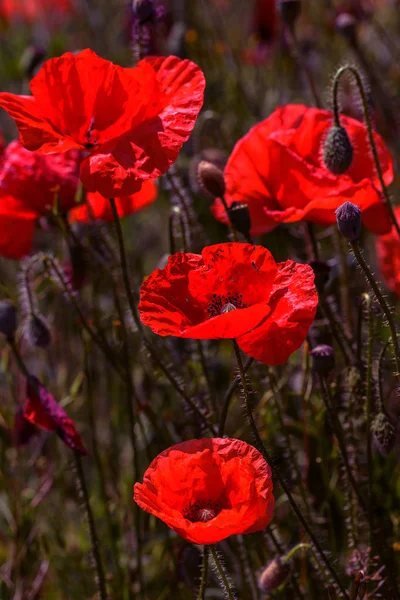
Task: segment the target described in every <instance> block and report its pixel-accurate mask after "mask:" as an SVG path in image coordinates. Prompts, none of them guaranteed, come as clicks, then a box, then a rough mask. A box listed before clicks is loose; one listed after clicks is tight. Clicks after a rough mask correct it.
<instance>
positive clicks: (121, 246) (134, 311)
mask: <svg viewBox="0 0 400 600" xmlns="http://www.w3.org/2000/svg"><path fill="white" fill-rule="evenodd" d="M110 207H111V211H112V214H113V217H114V223H115V228H116V231H117V238H118V246H119V253H120V260H121V269H122V276H123V281H124V286H125V290H126V294H127V298H128V303H129V308H130V310H131V313H132V316H133V319H134V321H135V324H136V326H137V328H138V330H139V333H140V334H141V336H142V339H143V342H144V344H145V346H146V348H147V350H148V351H149V352H150V354H151V356H152V358H153V359H154V361H155V363H156V364H157V365H158V367H159V368H160V369H161V370H162V372H163V373H164V375H165V376H166V377H167V379H168V381H169V382H170V383H171V384H172V385H173V387H174V388H175V390H176V391H177V392H178V393H179V395H180V396H181V397H182V398H183V400H184V401H185V402H186V403H187V404H188V406H189V407H190V409H191V410H192V411H193V412H194V413H195V415H196V416H197V417H198V418H199V419H200V421H201V422H202V423H203V425H205V426H206V427H207V429H209V430H210V431H211V432H212V433H213V434H214V433H215V428H214V426H213V425H211V424H210V423H208V421H207V419H206V418H205V416H204V415H203V413H202V412H201V411H200V410H199V409H198V407H197V406H196V404H195V403H194V402H193V400H192V399H191V398H190V397H189V396H188V395H187V394H186V393H185V392H184V390H182V388H181V387H180V385H179V384H178V382H177V381H176V379H175V378H174V377H173V376H172V375H171V373H170V372H169V370H168V368H167V367H166V366H165V365H164V363H163V362H162V360H161V358H160V357H159V355H158V352H157V351H156V349H155V348H154V346H153V345H152V344H151V342H150V341H149V340H148V339H147V337H146V335H145V333H144V329H143V324H142V322H141V320H140V318H139V315H138V311H137V308H136V304H135V301H134V298H133V294H132V290H131V287H130V283H129V276H128V261H127V258H126V251H125V244H124V238H123V235H122V229H121V223H120V221H119V217H118V212H117V208H116V205H115V200H114V198H110Z"/></svg>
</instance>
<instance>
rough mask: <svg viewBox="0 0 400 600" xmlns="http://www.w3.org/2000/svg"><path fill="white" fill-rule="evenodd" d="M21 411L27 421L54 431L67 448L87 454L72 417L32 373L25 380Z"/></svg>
mask: <svg viewBox="0 0 400 600" xmlns="http://www.w3.org/2000/svg"><path fill="white" fill-rule="evenodd" d="M23 411H24V412H23V414H24V418H25V419H26V420H27V421H29V422H30V423H32V424H33V425H36V426H37V427H39V428H40V429H44V430H45V431H54V432H55V433H56V434H57V435H58V436H59V437H60V438H61V439H62V440H63V442H64V443H65V444H66V445H67V446H68V447H69V448H72V450H78V452H79V453H80V454H87V452H86V449H85V447H84V445H83V443H82V440H81V436H80V435H79V433H78V431H77V429H76V427H75V424H74V422H73V421H72V419H70V418H69V416H68V415H67V413H66V412H65V410H64V409H63V408H62V407H61V406H60V405H59V404H58V403H57V402H56V400H55V399H54V397H53V396H52V395H51V394H50V393H49V392H48V391H47V390H46V388H45V387H44V386H43V385H42V384H41V383H40V381H39V380H38V379H37V378H36V377H34V376H33V375H31V376H30V377H29V378H28V380H27V392H26V400H25V404H24V409H23Z"/></svg>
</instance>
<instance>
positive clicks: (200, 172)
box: [197, 160, 225, 198]
mask: <svg viewBox="0 0 400 600" xmlns="http://www.w3.org/2000/svg"><path fill="white" fill-rule="evenodd" d="M197 177H198V180H199V184H200V187H201V188H202V190H203V191H204V192H207V193H208V194H209V195H210V196H212V197H213V198H221V197H222V196H224V195H225V181H224V174H223V172H222V171H221V169H219V168H218V167H217V165H214V164H213V163H211V162H208V161H206V160H202V161H200V162H199V164H198V166H197Z"/></svg>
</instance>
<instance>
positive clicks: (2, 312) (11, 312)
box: [0, 300, 17, 340]
mask: <svg viewBox="0 0 400 600" xmlns="http://www.w3.org/2000/svg"><path fill="white" fill-rule="evenodd" d="M16 329H17V311H16V310H15V306H14V304H12V302H10V301H9V300H0V333H2V334H3V335H5V336H6V338H7V339H8V340H12V339H13V338H14V335H15V330H16Z"/></svg>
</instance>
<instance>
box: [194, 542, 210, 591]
mask: <svg viewBox="0 0 400 600" xmlns="http://www.w3.org/2000/svg"><path fill="white" fill-rule="evenodd" d="M209 553H210V549H209V547H208V546H204V549H203V563H202V566H201V582H200V589H199V594H198V596H197V600H204V597H205V593H206V586H207V579H208V556H209Z"/></svg>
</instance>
